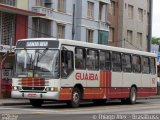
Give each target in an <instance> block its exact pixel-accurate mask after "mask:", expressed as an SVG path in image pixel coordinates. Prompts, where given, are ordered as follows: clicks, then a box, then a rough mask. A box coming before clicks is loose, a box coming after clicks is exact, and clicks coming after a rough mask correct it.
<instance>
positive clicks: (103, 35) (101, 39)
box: [98, 30, 108, 45]
mask: <svg viewBox="0 0 160 120" xmlns="http://www.w3.org/2000/svg"><path fill="white" fill-rule="evenodd" d="M98 44H102V45H107V44H108V32H107V31H102V30H99V31H98Z"/></svg>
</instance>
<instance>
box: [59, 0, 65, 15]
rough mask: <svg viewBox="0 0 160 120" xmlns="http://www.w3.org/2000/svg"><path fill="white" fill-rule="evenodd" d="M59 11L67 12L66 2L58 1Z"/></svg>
mask: <svg viewBox="0 0 160 120" xmlns="http://www.w3.org/2000/svg"><path fill="white" fill-rule="evenodd" d="M58 11H60V12H65V0H58Z"/></svg>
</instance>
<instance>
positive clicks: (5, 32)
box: [0, 11, 16, 46]
mask: <svg viewBox="0 0 160 120" xmlns="http://www.w3.org/2000/svg"><path fill="white" fill-rule="evenodd" d="M15 19H16V17H15V15H13V14H9V13H5V12H1V11H0V44H1V45H10V46H12V45H14V41H15Z"/></svg>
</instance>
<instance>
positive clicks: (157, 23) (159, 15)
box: [152, 0, 160, 37]
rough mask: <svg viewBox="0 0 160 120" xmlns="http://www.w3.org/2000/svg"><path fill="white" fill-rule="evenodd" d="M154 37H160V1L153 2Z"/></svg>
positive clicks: (154, 0)
mask: <svg viewBox="0 0 160 120" xmlns="http://www.w3.org/2000/svg"><path fill="white" fill-rule="evenodd" d="M152 36H153V37H160V0H153V22H152Z"/></svg>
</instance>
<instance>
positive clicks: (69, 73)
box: [61, 45, 74, 87]
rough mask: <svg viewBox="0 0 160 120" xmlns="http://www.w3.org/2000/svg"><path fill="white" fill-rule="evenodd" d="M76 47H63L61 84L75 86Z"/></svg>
mask: <svg viewBox="0 0 160 120" xmlns="http://www.w3.org/2000/svg"><path fill="white" fill-rule="evenodd" d="M73 53H74V47H72V46H66V45H62V48H61V86H62V87H72V86H73V78H74V75H73V71H74V58H73Z"/></svg>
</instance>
